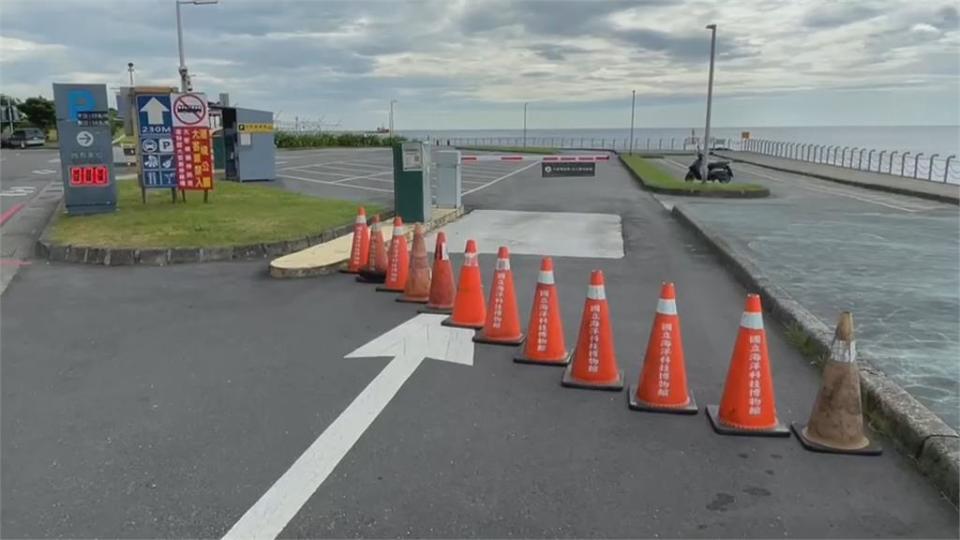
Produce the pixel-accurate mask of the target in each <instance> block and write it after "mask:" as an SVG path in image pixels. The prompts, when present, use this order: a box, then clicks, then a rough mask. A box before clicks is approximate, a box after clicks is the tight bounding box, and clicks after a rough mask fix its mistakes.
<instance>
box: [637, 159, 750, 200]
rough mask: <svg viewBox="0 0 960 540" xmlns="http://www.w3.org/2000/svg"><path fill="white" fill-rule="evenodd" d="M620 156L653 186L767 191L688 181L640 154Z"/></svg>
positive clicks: (734, 183)
mask: <svg viewBox="0 0 960 540" xmlns="http://www.w3.org/2000/svg"><path fill="white" fill-rule="evenodd" d="M620 158H621V159H622V160H623V162H624V163H625V164H626V165H627V167H630V168H631V169H633V172H635V173H636V174H637V176H639V177H640V178H643V183H644V184H647V185H648V186H649V187H651V188H659V189H666V190H672V191H673V190H680V191H698V192H705V191H738V192H744V191H765V190H766V188H764V187H763V186H759V185H757V184H745V183H737V182H730V183H729V184H721V183H719V182H706V183H703V182H700V181H693V182H686V181H684V179H683V178H682V177H678V176H674V175H673V174H672V173H670V172H667V171H665V170H663V169H661V168H660V167H658V166H657V165H656V164H654V163H653V162H651V161H649V160H648V159H645V158H642V157H640V156H624V155H621V156H620Z"/></svg>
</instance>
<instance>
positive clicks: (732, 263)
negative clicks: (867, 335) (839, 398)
mask: <svg viewBox="0 0 960 540" xmlns="http://www.w3.org/2000/svg"><path fill="white" fill-rule="evenodd" d="M672 214H673V215H674V217H676V218H677V220H678V221H680V222H681V223H683V224H684V225H686V226H687V227H689V228H690V229H692V230H693V231H694V232H695V233H696V234H697V235H698V236H700V237H701V238H702V239H703V240H705V241H706V242H707V243H708V244H709V245H710V246H711V247H712V248H713V249H714V251H715V253H716V255H717V256H718V258H719V259H720V260H721V261H722V262H723V263H724V264H725V265H726V266H727V267H728V268H730V269H731V270H732V272H733V274H734V276H735V277H736V278H737V279H738V280H739V281H740V282H742V283H743V284H744V285H745V286H747V287H749V288H752V289H754V290H756V291H757V292H758V293H759V294H760V295H761V297H762V298H763V302H764V308H765V309H766V310H767V311H769V312H770V313H771V314H773V315H774V317H775V318H777V319H778V320H779V321H780V322H781V323H782V324H784V325H786V326H792V325H795V326H796V327H797V328H800V329H801V330H802V331H803V332H804V334H805V335H806V338H807V344H808V345H810V346H811V347H813V348H814V350H815V351H816V354H817V356H818V357H819V358H824V357H825V355H827V354H829V351H830V342H831V339H832V332H831V331H830V329H829V328H828V327H827V326H826V325H825V324H824V323H823V322H821V321H820V320H819V319H817V318H816V317H815V316H814V315H813V314H812V313H810V312H809V311H808V310H807V309H806V308H804V307H803V306H802V305H801V304H800V303H799V302H797V301H796V300H794V299H793V298H792V297H791V296H790V295H789V294H788V293H787V292H786V291H784V290H783V289H781V288H780V287H778V286H777V285H776V284H774V283H773V282H772V281H771V280H770V279H769V278H768V277H767V276H766V275H765V274H764V273H763V272H762V271H761V270H760V269H759V268H758V267H757V266H756V265H755V264H754V263H753V262H752V261H751V259H750V257H749V256H748V255H746V254H745V253H743V252H742V251H740V250H739V249H737V248H736V247H734V246H733V245H732V244H731V243H729V242H726V241H725V240H724V239H723V238H722V237H720V236H719V235H717V234H715V233H713V232H711V231H710V230H709V228H708V227H707V226H706V225H704V224H703V223H701V222H700V221H699V220H698V219H697V218H696V217H694V216H693V215H691V214H690V213H689V212H688V211H686V210H685V209H684V207H683V205H676V206H674V207H673V211H672ZM861 360H862V363H861V365H860V378H861V392H862V396H863V406H864V413H865V414H866V415H867V416H868V417H869V418H870V420H871V423H872V424H873V426H874V427H876V428H878V429H880V430H882V431H884V432H886V433H887V434H889V435H890V437H891V438H892V439H893V440H894V442H895V443H896V444H897V445H898V446H899V447H900V449H901V450H902V451H903V452H904V453H905V454H906V455H908V456H909V457H911V458H913V459H916V460H918V466H919V468H920V469H921V470H922V471H923V472H924V473H925V474H926V475H927V476H928V477H930V478H931V480H932V481H933V482H934V483H935V484H936V485H937V487H938V488H940V489H941V490H942V491H943V492H944V493H945V494H946V495H947V496H948V497H949V498H950V500H951V501H952V502H953V503H954V504H957V501H958V482H960V477H958V459H960V452H958V451H957V442H958V441H960V435H958V434H957V432H956V431H954V430H953V429H951V428H950V426H948V425H947V424H946V423H944V421H943V420H941V419H940V417H938V416H937V415H935V414H933V413H932V412H931V411H930V410H929V409H927V408H926V407H925V406H923V405H922V404H921V403H920V402H919V401H917V400H916V399H915V398H914V397H913V396H911V395H910V394H909V393H907V392H906V391H905V390H903V388H901V387H900V386H899V385H898V384H896V383H895V382H894V381H892V380H891V379H889V378H888V377H886V376H885V375H884V374H883V373H882V372H880V371H879V370H877V369H875V368H874V367H872V365H870V361H869V359H868V358H861ZM931 438H935V439H933V441H932V442H931V443H930V444H927V442H928V441H929V440H931ZM948 441H953V442H948Z"/></svg>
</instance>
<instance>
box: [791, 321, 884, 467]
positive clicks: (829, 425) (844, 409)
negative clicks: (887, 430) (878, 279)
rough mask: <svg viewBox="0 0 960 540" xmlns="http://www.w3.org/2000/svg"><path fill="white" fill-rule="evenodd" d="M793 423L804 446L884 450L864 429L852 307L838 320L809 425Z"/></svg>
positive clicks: (865, 451)
mask: <svg viewBox="0 0 960 540" xmlns="http://www.w3.org/2000/svg"><path fill="white" fill-rule="evenodd" d="M791 427H792V428H793V432H794V434H796V436H797V438H798V439H800V443H801V444H803V446H804V448H806V449H807V450H812V451H814V452H829V453H835V454H860V455H868V456H876V455H880V453H881V452H882V451H883V449H882V448H880V446H879V445H877V444H875V443H872V442H871V441H870V439H868V438H867V436H866V435H865V434H864V430H863V404H862V403H861V401H860V368H859V367H858V366H857V346H856V341H854V337H853V315H851V314H850V312H849V311H845V312H843V313H842V314H840V320H839V321H838V322H837V330H836V332H835V333H834V335H833V343H832V345H831V348H830V358H828V359H827V361H826V363H825V364H824V365H823V380H822V382H821V384H820V391H819V392H818V393H817V399H816V401H814V402H813V410H812V411H811V412H810V420H809V421H808V422H807V424H806V425H804V424H800V423H794V424H792V425H791Z"/></svg>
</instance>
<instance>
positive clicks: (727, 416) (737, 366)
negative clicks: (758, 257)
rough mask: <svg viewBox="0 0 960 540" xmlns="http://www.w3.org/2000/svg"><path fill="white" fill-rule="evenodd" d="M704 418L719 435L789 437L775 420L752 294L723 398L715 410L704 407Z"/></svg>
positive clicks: (760, 317) (757, 299)
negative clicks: (705, 414)
mask: <svg viewBox="0 0 960 540" xmlns="http://www.w3.org/2000/svg"><path fill="white" fill-rule="evenodd" d="M707 418H709V419H710V423H711V424H713V429H714V431H716V432H717V433H720V434H723V435H760V436H767V437H789V436H790V430H788V429H787V428H786V427H784V425H783V424H781V423H780V421H779V420H778V419H777V407H776V400H775V399H774V396H773V375H772V374H771V373H770V358H769V356H768V354H767V334H766V332H764V330H763V310H762V308H761V307H760V297H759V296H757V295H756V294H748V295H747V305H746V307H745V308H744V312H743V316H742V317H741V318H740V331H739V332H738V333H737V342H736V343H735V344H734V346H733V357H732V358H731V359H730V369H729V371H727V381H726V383H724V385H723V398H722V399H721V400H720V406H719V407H717V406H716V405H707Z"/></svg>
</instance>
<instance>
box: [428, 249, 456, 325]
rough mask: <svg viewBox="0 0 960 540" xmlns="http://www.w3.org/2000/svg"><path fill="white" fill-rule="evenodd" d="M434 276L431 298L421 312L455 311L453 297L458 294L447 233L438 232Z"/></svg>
mask: <svg viewBox="0 0 960 540" xmlns="http://www.w3.org/2000/svg"><path fill="white" fill-rule="evenodd" d="M432 274H433V276H432V279H431V280H430V298H429V300H428V301H427V305H426V306H425V307H423V308H421V309H420V310H419V311H420V313H450V312H452V311H453V297H454V295H456V294H457V290H456V287H455V286H454V284H453V266H452V265H451V264H450V255H449V254H448V253H447V235H445V234H443V231H440V232H438V233H437V244H436V247H434V248H433V272H432Z"/></svg>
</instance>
